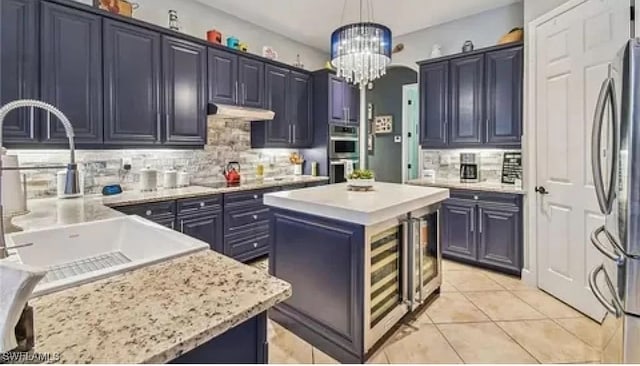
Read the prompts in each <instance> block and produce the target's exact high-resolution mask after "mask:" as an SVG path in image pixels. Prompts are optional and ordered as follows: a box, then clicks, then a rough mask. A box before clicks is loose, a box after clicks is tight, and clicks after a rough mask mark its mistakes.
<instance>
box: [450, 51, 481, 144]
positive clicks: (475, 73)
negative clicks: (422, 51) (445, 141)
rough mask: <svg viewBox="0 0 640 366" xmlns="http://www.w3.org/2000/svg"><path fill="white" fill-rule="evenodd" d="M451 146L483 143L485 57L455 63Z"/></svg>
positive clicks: (475, 56)
mask: <svg viewBox="0 0 640 366" xmlns="http://www.w3.org/2000/svg"><path fill="white" fill-rule="evenodd" d="M450 65H451V114H450V118H451V122H450V125H451V128H450V130H449V138H450V139H449V142H450V144H451V145H457V146H465V145H476V144H480V143H482V137H483V136H482V121H483V120H484V118H483V109H484V98H483V97H484V55H482V54H478V55H473V56H468V57H461V58H458V59H455V60H451V62H450Z"/></svg>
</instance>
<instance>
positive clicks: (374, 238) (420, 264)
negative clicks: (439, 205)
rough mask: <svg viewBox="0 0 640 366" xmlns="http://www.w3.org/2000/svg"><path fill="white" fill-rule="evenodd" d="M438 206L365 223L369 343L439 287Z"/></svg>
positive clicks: (366, 300) (366, 326)
mask: <svg viewBox="0 0 640 366" xmlns="http://www.w3.org/2000/svg"><path fill="white" fill-rule="evenodd" d="M438 222H439V221H438V211H437V210H432V211H429V210H423V211H415V212H412V213H411V214H409V215H406V216H403V217H401V218H398V219H396V220H392V221H389V222H386V223H383V224H380V225H376V226H374V227H371V228H367V233H366V236H367V240H366V243H367V247H366V249H365V261H366V263H365V278H364V280H365V286H364V289H365V322H364V324H365V328H366V329H365V348H366V349H367V350H369V349H370V348H371V347H373V345H374V344H375V343H376V342H377V341H378V340H379V339H380V338H381V337H382V336H384V335H385V334H386V333H387V332H388V331H389V329H391V328H392V327H394V326H395V325H396V324H397V323H398V321H400V319H402V318H403V317H404V316H405V315H406V314H407V313H409V312H412V311H414V310H416V309H418V308H419V307H420V306H421V305H423V304H424V303H425V302H426V300H427V299H428V298H429V297H430V296H431V295H432V294H433V293H434V292H435V291H436V290H438V289H439V288H440V285H441V282H442V276H441V250H440V242H439V232H438V227H439V225H438Z"/></svg>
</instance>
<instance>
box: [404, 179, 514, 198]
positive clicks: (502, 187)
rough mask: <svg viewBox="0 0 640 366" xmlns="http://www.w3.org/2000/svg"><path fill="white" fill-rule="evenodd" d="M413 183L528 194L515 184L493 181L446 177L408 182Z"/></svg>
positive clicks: (427, 185)
mask: <svg viewBox="0 0 640 366" xmlns="http://www.w3.org/2000/svg"><path fill="white" fill-rule="evenodd" d="M407 183H408V184H411V185H416V186H425V187H444V188H452V189H469V190H474V191H487V192H498V193H512V194H522V195H524V194H526V193H525V190H524V189H523V188H522V187H516V186H515V185H513V184H500V183H491V182H478V183H462V182H460V181H456V180H444V179H436V180H433V179H424V178H419V179H413V180H410V181H408V182H407Z"/></svg>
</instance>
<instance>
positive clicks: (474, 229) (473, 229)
mask: <svg viewBox="0 0 640 366" xmlns="http://www.w3.org/2000/svg"><path fill="white" fill-rule="evenodd" d="M472 212H473V211H472ZM470 218H471V232H474V231H476V227H475V226H476V225H475V221H476V220H474V218H473V215H471V216H470Z"/></svg>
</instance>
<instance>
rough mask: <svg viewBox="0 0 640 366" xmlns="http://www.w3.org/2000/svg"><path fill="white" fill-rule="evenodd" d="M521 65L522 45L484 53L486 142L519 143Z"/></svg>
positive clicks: (520, 129) (494, 143) (500, 143)
mask: <svg viewBox="0 0 640 366" xmlns="http://www.w3.org/2000/svg"><path fill="white" fill-rule="evenodd" d="M522 69H523V67H522V46H519V47H514V48H508V49H505V50H499V51H494V52H488V53H487V54H486V78H487V89H486V93H487V96H486V119H487V143H489V144H492V145H517V144H520V140H521V135H522V79H523V76H522V73H523V71H522Z"/></svg>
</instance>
